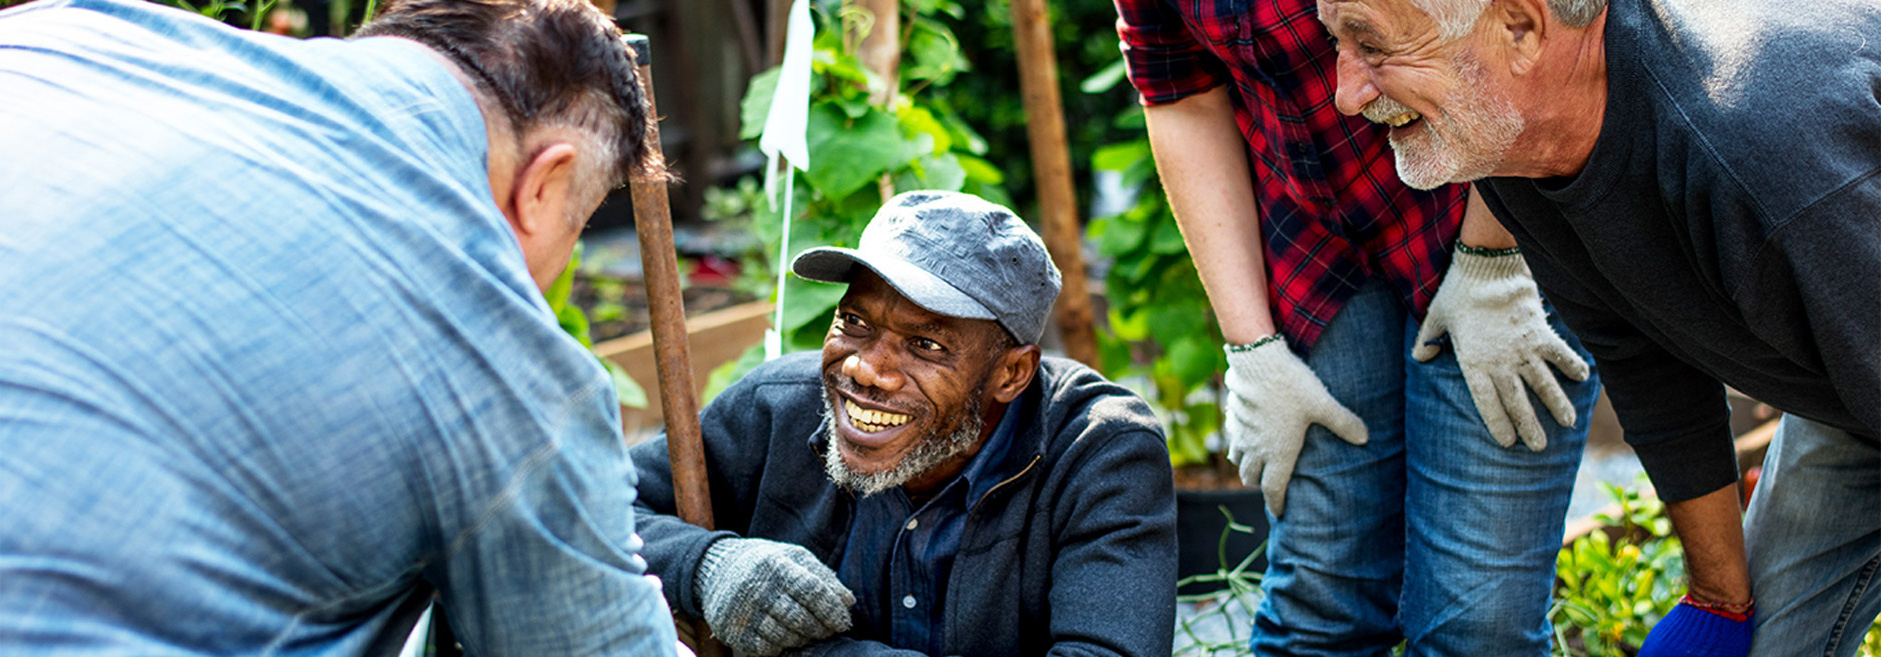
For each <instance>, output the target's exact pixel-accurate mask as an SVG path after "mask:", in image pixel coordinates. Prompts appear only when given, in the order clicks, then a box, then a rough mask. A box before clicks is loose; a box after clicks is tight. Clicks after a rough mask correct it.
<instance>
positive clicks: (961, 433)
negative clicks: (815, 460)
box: [823, 374, 986, 497]
mask: <svg viewBox="0 0 1881 657" xmlns="http://www.w3.org/2000/svg"><path fill="white" fill-rule="evenodd" d="M824 382H825V384H826V387H825V388H824V395H823V423H824V425H825V426H826V427H827V431H828V436H827V438H828V443H829V444H828V446H827V447H826V448H825V449H824V453H823V469H824V471H825V472H826V473H827V474H828V475H829V477H830V480H832V481H834V482H835V483H836V485H837V486H839V487H842V488H845V489H848V490H850V491H854V492H855V493H856V494H857V495H860V496H863V497H867V496H870V495H874V494H876V493H880V492H882V491H885V490H888V489H890V488H894V487H896V486H900V485H902V484H906V483H908V482H909V481H912V480H913V479H914V478H916V477H919V476H921V475H923V474H926V473H927V471H929V470H931V469H933V468H934V467H935V466H938V465H940V464H942V463H945V462H947V461H949V460H952V459H953V458H954V457H956V456H959V455H961V454H963V453H965V452H966V451H967V450H969V449H972V448H973V446H974V445H975V444H976V443H977V442H978V439H979V437H980V433H981V431H982V430H984V429H985V426H986V425H985V419H984V418H983V415H982V414H983V412H984V411H985V409H986V400H985V397H986V394H985V392H986V388H985V383H986V382H985V381H981V382H980V384H979V385H976V386H974V388H973V393H972V394H970V395H967V399H966V401H965V402H964V403H963V404H962V405H961V408H960V409H959V410H958V411H957V412H954V413H948V414H947V416H948V417H952V418H953V419H954V421H953V423H952V426H951V427H941V426H936V427H930V428H928V429H926V430H925V432H924V433H923V434H922V435H920V436H917V437H916V442H915V444H914V446H913V447H911V448H909V450H908V451H907V453H905V454H903V455H902V456H901V459H900V460H899V461H897V462H896V463H895V465H893V466H890V467H889V468H888V469H886V470H882V471H880V472H859V471H857V470H855V469H854V468H852V467H850V466H849V463H848V461H845V460H843V457H842V449H841V447H840V446H841V445H842V444H843V441H844V438H843V436H842V432H841V431H840V430H839V429H837V428H836V404H837V403H839V402H838V401H837V398H836V397H837V396H836V394H835V392H834V391H835V390H838V389H840V390H842V391H844V392H847V393H849V394H855V395H858V396H862V397H864V398H868V399H870V401H877V400H876V399H875V398H874V395H869V394H864V393H865V392H866V391H862V390H857V389H855V388H854V387H853V386H848V385H844V384H843V383H842V381H841V380H840V378H839V377H838V378H832V377H831V376H830V375H829V374H825V375H824ZM919 417H923V418H927V419H938V418H939V417H941V416H940V415H939V414H936V413H927V414H923V415H920V416H919Z"/></svg>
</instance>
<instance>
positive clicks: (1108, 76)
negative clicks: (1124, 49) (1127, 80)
mask: <svg viewBox="0 0 1881 657" xmlns="http://www.w3.org/2000/svg"><path fill="white" fill-rule="evenodd" d="M1128 72H1129V69H1128V67H1126V66H1125V65H1124V63H1123V58H1122V57H1119V58H1117V59H1116V61H1112V62H1111V63H1109V64H1107V65H1105V66H1104V67H1103V68H1101V69H1098V70H1097V72H1096V73H1092V74H1091V76H1090V77H1088V78H1084V81H1083V82H1079V83H1078V91H1082V92H1084V93H1087V94H1101V93H1104V92H1106V91H1110V88H1111V87H1115V86H1117V83H1118V82H1121V81H1123V77H1124V74H1125V73H1128Z"/></svg>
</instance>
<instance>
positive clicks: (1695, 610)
mask: <svg viewBox="0 0 1881 657" xmlns="http://www.w3.org/2000/svg"><path fill="white" fill-rule="evenodd" d="M1691 602H1692V599H1691V596H1686V597H1685V599H1684V600H1680V601H1679V605H1678V606H1677V607H1673V608H1672V613H1670V614H1666V615H1665V618H1662V619H1659V624H1658V625H1654V626H1653V627H1652V633H1651V634H1648V635H1646V644H1645V645H1642V646H1640V647H1639V657H1746V656H1747V655H1749V654H1750V632H1751V628H1752V626H1753V625H1754V624H1755V622H1756V618H1757V611H1756V610H1755V609H1752V610H1750V611H1749V612H1747V613H1744V614H1734V613H1731V612H1729V611H1724V610H1716V609H1705V608H1702V607H1695V606H1692V604H1691Z"/></svg>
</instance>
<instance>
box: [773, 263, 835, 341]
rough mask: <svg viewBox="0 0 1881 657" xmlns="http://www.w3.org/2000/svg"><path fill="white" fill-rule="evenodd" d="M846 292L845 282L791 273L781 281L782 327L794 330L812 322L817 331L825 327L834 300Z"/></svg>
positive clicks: (823, 329)
mask: <svg viewBox="0 0 1881 657" xmlns="http://www.w3.org/2000/svg"><path fill="white" fill-rule="evenodd" d="M848 291H849V286H847V285H838V284H834V283H818V282H815V281H806V280H803V279H801V278H797V275H796V274H791V275H790V280H788V281H786V282H785V283H784V326H785V327H786V328H788V329H792V330H796V329H799V328H802V327H805V326H808V325H809V324H810V323H812V322H816V323H818V324H819V327H818V328H817V329H816V331H817V332H818V333H819V334H820V333H822V332H824V331H827V330H829V321H830V317H833V316H834V315H835V309H836V302H838V301H842V299H843V294H845V293H847V292H848Z"/></svg>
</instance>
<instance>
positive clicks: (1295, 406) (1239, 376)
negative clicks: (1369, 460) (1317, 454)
mask: <svg viewBox="0 0 1881 657" xmlns="http://www.w3.org/2000/svg"><path fill="white" fill-rule="evenodd" d="M1254 344H1255V345H1257V346H1255V347H1254V348H1253V349H1251V350H1245V351H1237V350H1236V348H1235V347H1230V348H1229V349H1228V376H1227V383H1228V393H1229V394H1228V404H1227V406H1228V422H1227V424H1226V425H1225V426H1224V427H1223V428H1222V435H1223V437H1224V438H1226V439H1227V441H1228V460H1229V461H1230V462H1233V463H1235V464H1236V465H1239V466H1241V482H1242V483H1245V484H1247V485H1249V486H1254V485H1259V486H1260V487H1261V496H1262V497H1263V498H1265V499H1266V500H1267V510H1268V511H1269V512H1272V513H1273V514H1274V516H1275V517H1279V516H1280V514H1281V513H1283V512H1285V511H1286V509H1287V482H1288V481H1289V480H1291V479H1293V463H1294V461H1296V460H1298V459H1299V458H1300V448H1301V447H1302V446H1304V445H1305V443H1306V429H1307V428H1308V427H1310V426H1312V425H1314V424H1320V425H1325V427H1326V428H1327V429H1331V430H1332V433H1333V435H1336V436H1338V437H1340V438H1342V439H1344V440H1345V441H1346V442H1348V443H1352V444H1354V445H1363V444H1365V441H1366V440H1369V439H1370V436H1371V434H1370V433H1369V432H1368V431H1366V429H1365V421H1364V420H1360V419H1359V416H1358V415H1356V414H1354V413H1353V412H1352V411H1351V410H1349V409H1347V408H1346V407H1344V406H1341V405H1340V404H1339V402H1338V400H1335V399H1333V398H1332V393H1329V392H1326V384H1324V383H1321V382H1320V381H1319V377H1318V376H1317V375H1314V374H1313V370H1312V369H1311V368H1309V367H1307V366H1306V363H1305V362H1303V361H1301V360H1300V357H1299V356H1295V355H1293V351H1292V350H1290V349H1288V348H1287V341H1286V339H1285V338H1282V337H1280V336H1273V337H1271V338H1268V339H1266V340H1263V341H1261V342H1256V343H1254Z"/></svg>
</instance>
